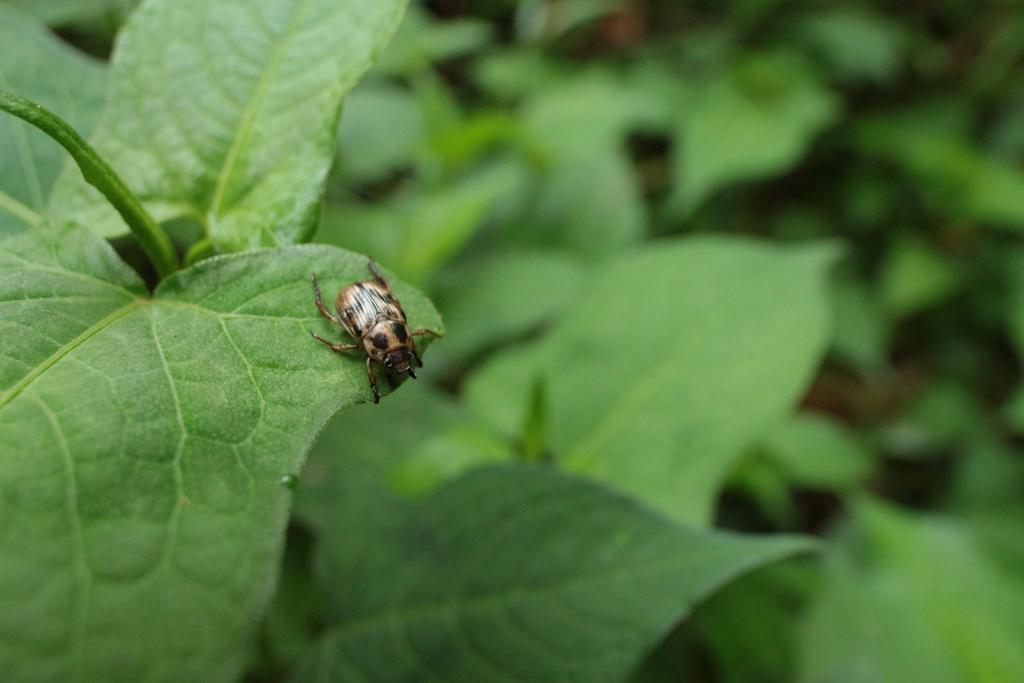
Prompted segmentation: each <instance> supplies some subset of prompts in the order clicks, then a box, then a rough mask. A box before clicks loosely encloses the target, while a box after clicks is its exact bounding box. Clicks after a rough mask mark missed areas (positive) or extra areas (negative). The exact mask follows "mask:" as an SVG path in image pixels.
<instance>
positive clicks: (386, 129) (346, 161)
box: [338, 83, 426, 179]
mask: <svg viewBox="0 0 1024 683" xmlns="http://www.w3.org/2000/svg"><path fill="white" fill-rule="evenodd" d="M425 138H426V122H425V121H424V115H423V112H422V111H421V110H420V104H419V102H417V100H416V96H415V95H414V94H413V93H412V92H410V91H408V90H406V89H404V88H399V87H397V86H395V85H390V84H384V83H371V84H367V85H361V86H360V87H358V88H356V89H355V90H353V91H352V94H350V95H349V96H348V98H347V99H346V100H345V112H344V114H342V117H341V127H340V128H339V129H338V163H339V166H340V168H341V170H342V171H343V172H344V173H345V174H346V175H349V176H355V177H357V178H370V179H376V178H380V177H381V176H385V175H386V174H387V173H389V172H390V171H393V170H394V169H395V168H396V167H399V166H402V165H403V164H407V165H411V164H412V162H413V160H414V159H415V158H416V154H417V153H418V152H419V149H420V147H421V146H422V145H423V144H424V141H425Z"/></svg>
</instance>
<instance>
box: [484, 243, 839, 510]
mask: <svg viewBox="0 0 1024 683" xmlns="http://www.w3.org/2000/svg"><path fill="white" fill-rule="evenodd" d="M834 258H835V252H834V250H833V249H832V248H825V247H823V246H821V245H818V246H812V247H802V248H801V247H798V248H780V247H771V246H768V245H764V244H757V243H753V242H745V241H740V240H734V239H723V238H715V237H700V238H691V239H686V240H678V241H674V242H668V241H666V242H661V243H660V244H655V245H652V246H649V247H647V248H645V249H641V250H638V251H636V252H634V253H632V254H629V255H626V256H623V257H620V258H618V259H616V260H614V261H612V262H610V263H609V264H608V265H607V266H605V267H603V268H601V269H600V270H598V271H597V272H596V273H595V276H594V278H593V279H592V280H591V281H590V282H589V283H587V284H586V285H585V286H584V292H585V295H584V296H583V300H582V301H580V302H579V303H578V304H577V305H576V307H575V308H574V310H573V311H572V312H571V313H570V314H569V315H567V316H566V318H565V319H564V320H563V321H562V323H561V324H560V325H559V326H558V327H557V328H556V329H555V330H554V331H553V332H552V334H551V335H550V336H549V337H548V338H547V339H545V340H544V341H543V342H542V343H541V344H540V346H539V348H535V349H534V351H533V352H524V351H519V350H516V351H514V352H513V353H514V354H515V355H516V356H517V357H516V358H515V359H514V360H512V361H504V360H502V359H501V357H499V359H498V360H497V361H495V364H496V365H497V366H498V367H499V370H498V371H496V372H491V371H489V370H488V369H487V368H485V369H484V370H483V371H482V372H481V373H480V375H479V376H478V377H476V378H473V379H471V380H470V386H469V388H468V392H469V393H468V396H469V400H470V402H471V404H472V405H474V407H475V408H476V409H477V410H478V411H479V412H480V414H482V415H483V416H485V417H486V418H487V419H488V420H490V421H491V422H492V423H493V424H494V425H495V426H496V427H498V428H500V429H506V430H508V429H515V428H517V427H518V426H519V425H522V424H523V423H524V422H523V420H524V418H525V407H524V406H525V405H526V401H527V400H528V395H529V393H530V391H531V389H532V387H533V383H534V378H535V377H536V376H538V375H542V376H543V377H544V380H545V386H546V388H547V394H548V401H549V403H550V405H551V420H550V425H551V427H550V433H551V444H550V445H551V447H552V448H553V450H554V452H555V455H556V458H557V459H558V460H559V461H560V462H562V463H564V464H565V465H566V466H567V467H569V468H571V469H574V470H576V471H580V472H586V473H588V474H590V475H591V476H594V477H597V478H599V479H601V480H604V481H608V482H611V483H613V484H615V485H617V486H621V487H623V488H625V489H626V490H627V491H629V492H631V493H633V494H634V495H636V496H638V497H640V498H641V499H642V500H644V501H646V502H648V503H650V504H652V505H654V506H655V507H657V508H658V509H660V510H662V511H664V512H665V513H667V514H668V515H670V516H671V517H673V518H675V519H680V520H685V521H688V522H694V523H706V522H707V520H708V519H709V516H710V514H711V508H712V505H713V503H714V500H715V498H716V497H717V495H718V490H719V487H720V486H721V484H722V482H723V480H724V478H725V476H726V473H727V472H728V470H729V468H730V467H731V466H732V464H733V463H734V461H735V460H736V458H737V457H738V456H739V455H740V453H741V451H742V450H743V449H744V448H745V447H747V446H749V445H751V443H752V441H754V440H755V439H757V438H758V437H760V436H761V435H762V434H763V433H764V431H765V430H766V429H768V428H769V427H771V426H772V425H773V424H775V423H777V422H779V421H780V420H782V419H783V418H784V417H785V416H786V415H787V414H788V412H789V410H790V409H791V408H792V406H793V404H794V402H795V401H796V400H797V398H798V397H799V396H800V393H801V392H802V391H803V390H804V388H805V387H806V385H807V382H808V381H809V379H810V377H811V375H812V373H813V372H814V371H815V369H816V367H817V363H818V361H819V359H820V357H821V355H822V353H823V351H824V347H825V344H826V342H827V338H828V318H827V313H828V302H827V288H826V282H825V276H826V272H827V269H828V267H829V266H830V265H831V263H832V262H833V261H834Z"/></svg>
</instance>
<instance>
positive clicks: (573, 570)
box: [295, 435, 813, 683]
mask: <svg viewBox="0 0 1024 683" xmlns="http://www.w3.org/2000/svg"><path fill="white" fill-rule="evenodd" d="M339 436H340V435H339ZM335 438H336V437H335ZM328 439H331V436H328ZM336 455H338V454H336ZM337 460H338V458H335V461H336V462H337ZM361 469H365V468H360V467H359V466H358V465H356V464H352V465H351V466H350V464H348V463H343V464H341V465H338V466H336V471H335V473H334V475H333V477H332V478H331V491H330V497H331V499H332V500H334V501H338V502H336V503H335V505H334V514H333V515H331V516H328V517H327V518H326V520H325V523H324V525H323V527H322V528H321V533H322V538H323V548H322V551H321V552H322V557H321V562H320V564H321V567H322V569H323V572H322V579H323V580H324V581H326V582H328V584H329V585H330V586H332V587H343V588H338V589H337V590H338V591H340V594H339V593H334V600H333V601H332V602H331V605H330V609H331V610H332V612H331V620H330V621H331V626H330V628H329V629H328V630H327V631H326V633H325V634H324V636H323V637H322V638H321V640H320V642H319V643H318V644H317V646H316V648H315V650H314V652H313V653H312V654H311V656H310V657H309V658H308V660H307V661H306V663H305V665H304V666H302V665H300V667H299V673H298V674H297V676H296V677H295V680H296V681H302V682H305V681H338V680H368V681H396V682H397V681H409V680H422V681H445V682H458V681H467V682H468V681H472V682H473V683H486V682H488V681H524V682H526V681H530V682H532V681H549V680H559V681H581V682H582V681H586V682H587V683H601V682H603V681H607V682H608V683H611V682H613V681H620V680H622V679H623V678H624V677H625V676H626V675H627V674H628V673H629V671H630V670H631V669H632V668H633V667H634V666H635V665H636V664H637V663H638V662H639V660H640V658H641V657H642V656H643V655H644V654H645V653H646V652H647V651H648V650H649V649H650V648H651V647H652V646H653V645H654V644H655V643H656V642H657V641H658V640H659V639H660V638H661V637H662V636H663V635H664V634H665V632H666V631H667V629H669V628H670V627H671V626H672V625H673V624H674V623H675V622H677V621H679V620H680V619H682V618H684V617H685V616H686V615H687V614H688V613H689V611H690V609H691V608H692V605H693V604H694V603H695V602H696V601H698V600H700V599H702V598H704V597H706V596H707V595H709V594H710V593H712V592H713V591H715V590H716V589H717V588H718V587H719V586H721V585H722V584H723V583H725V582H727V581H729V580H730V579H731V578H733V577H735V576H737V575H738V574H740V573H742V572H744V571H747V570H749V569H751V568H753V567H756V566H760V565H762V564H765V563H768V562H771V561H774V560H776V559H778V558H780V557H784V556H786V555H789V554H792V553H795V552H800V551H804V550H808V549H810V548H811V547H813V546H812V545H811V544H809V543H808V542H807V541H806V540H802V539H799V538H795V537H785V536H779V537H775V538H772V539H763V540H752V539H744V538H742V537H737V536H733V535H728V534H720V533H707V532H695V531H691V530H688V529H685V528H682V527H678V526H676V525H674V524H672V523H669V522H667V521H665V520H664V519H662V518H660V517H658V516H657V515H655V514H652V513H651V512H649V511H648V510H645V509H644V508H641V507H639V506H637V505H636V504H635V503H634V502H632V501H630V500H627V499H625V498H622V497H620V496H618V495H615V494H612V493H610V492H608V491H606V490H604V489H603V488H600V487H598V486H595V485H592V484H588V483H585V482H582V481H578V480H574V479H572V478H569V477H567V476H566V475H564V474H560V473H558V472H557V471H555V470H553V469H550V468H547V467H523V466H520V467H490V468H485V469H481V470H477V471H475V472H474V473H472V474H470V475H468V476H466V477H464V478H462V479H460V480H458V481H456V482H455V483H454V484H451V485H449V486H447V487H445V488H443V489H442V490H440V491H439V492H437V493H436V494H435V495H433V496H431V497H430V498H428V499H427V500H425V501H424V502H423V503H421V504H406V505H405V506H401V505H399V504H397V503H396V504H393V505H390V506H389V505H387V504H386V503H382V502H381V500H380V498H379V494H376V493H375V492H374V491H372V490H367V489H368V488H370V487H369V486H368V484H367V478H366V477H367V475H366V474H362V475H360V474H359V472H360V470H361ZM351 482H355V483H351ZM364 500H365V501H366V502H365V504H364ZM341 501H344V502H341ZM367 534H372V538H373V543H372V545H371V544H367V543H366V542H365V541H363V540H362V539H364V538H366V535H367Z"/></svg>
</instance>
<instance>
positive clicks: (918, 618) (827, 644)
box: [800, 503, 1024, 683]
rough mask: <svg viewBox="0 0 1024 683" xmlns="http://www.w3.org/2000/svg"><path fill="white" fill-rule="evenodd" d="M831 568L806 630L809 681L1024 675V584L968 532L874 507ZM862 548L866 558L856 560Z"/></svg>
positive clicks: (887, 682) (954, 680)
mask: <svg viewBox="0 0 1024 683" xmlns="http://www.w3.org/2000/svg"><path fill="white" fill-rule="evenodd" d="M859 522H860V525H861V531H862V536H863V537H862V538H852V539H848V540H847V541H846V542H845V543H844V544H843V545H841V546H840V547H839V548H838V549H837V551H836V552H835V553H834V554H833V556H832V558H831V559H830V561H829V563H828V565H827V568H828V571H827V574H826V584H825V587H824V591H823V594H822V596H821V598H820V599H819V600H818V602H817V604H816V605H815V606H814V608H813V609H812V611H811V612H810V615H809V617H808V621H807V623H806V625H805V626H806V628H805V633H804V637H803V652H804V657H803V658H804V661H803V666H802V669H803V674H802V676H801V679H800V680H804V681H821V680H830V681H877V682H879V683H897V682H899V683H902V682H906V683H911V682H912V681H943V682H945V681H948V682H949V683H987V682H989V681H991V682H993V683H994V682H996V681H1014V680H1018V679H1019V678H1020V672H1021V671H1024V581H1022V579H1021V577H1020V576H1019V575H1017V576H1014V575H1011V574H1009V573H1007V572H1004V571H1003V570H1002V569H1001V568H1000V567H999V566H997V565H996V564H995V563H993V562H992V559H991V558H990V557H989V556H988V555H987V554H986V553H985V552H984V550H983V549H982V548H981V546H980V545H979V544H978V542H977V539H976V538H975V537H974V536H973V535H972V534H971V533H970V530H969V528H968V527H966V526H965V525H964V524H962V523H961V522H958V521H956V520H953V519H950V518H944V517H937V516H930V517H929V516H923V515H911V514H909V513H906V512H902V511H899V510H896V509H894V508H891V507H888V506H883V505H882V504H878V503H874V504H870V505H864V506H862V507H861V509H860V515H859ZM856 549H860V552H861V554H862V555H865V554H866V556H858V555H857V554H856Z"/></svg>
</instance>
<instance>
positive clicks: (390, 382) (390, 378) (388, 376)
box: [384, 370, 395, 389]
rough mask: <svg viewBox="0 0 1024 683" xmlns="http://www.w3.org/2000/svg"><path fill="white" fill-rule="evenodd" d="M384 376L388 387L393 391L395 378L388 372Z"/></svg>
mask: <svg viewBox="0 0 1024 683" xmlns="http://www.w3.org/2000/svg"><path fill="white" fill-rule="evenodd" d="M384 376H385V377H387V378H388V386H390V387H391V388H392V389H394V388H395V376H394V375H392V374H391V371H390V370H388V371H387V372H385V373H384Z"/></svg>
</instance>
